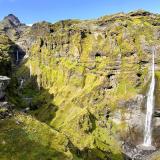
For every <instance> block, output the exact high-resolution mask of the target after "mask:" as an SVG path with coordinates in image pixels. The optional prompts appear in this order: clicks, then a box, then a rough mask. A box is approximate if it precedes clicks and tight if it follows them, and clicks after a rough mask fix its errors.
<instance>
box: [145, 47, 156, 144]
mask: <svg viewBox="0 0 160 160" xmlns="http://www.w3.org/2000/svg"><path fill="white" fill-rule="evenodd" d="M152 54H153V55H152V67H151V68H152V70H151V72H152V78H151V84H150V87H149V91H148V94H147V112H146V120H145V130H144V142H143V146H146V147H149V146H152V114H153V109H154V89H155V66H154V57H155V49H154V48H153V53H152Z"/></svg>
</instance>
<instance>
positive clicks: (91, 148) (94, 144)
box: [2, 11, 160, 160]
mask: <svg viewBox="0 0 160 160" xmlns="http://www.w3.org/2000/svg"><path fill="white" fill-rule="evenodd" d="M9 17H10V16H9ZM7 21H8V19H7ZM9 21H10V18H9ZM13 21H15V19H14V18H13ZM3 23H4V22H2V24H3ZM15 23H16V25H18V27H15V26H14V27H15V28H14V27H13V30H16V31H17V30H18V36H15V37H14V38H12V36H11V37H10V35H12V34H8V32H10V30H9V31H7V32H5V34H7V35H8V36H9V37H10V38H11V39H12V41H14V43H16V44H17V45H18V48H17V49H15V53H16V51H17V50H19V53H22V52H25V56H24V58H23V57H22V58H23V59H22V60H23V61H20V63H19V64H18V66H16V67H17V69H16V71H15V72H14V74H13V75H12V82H11V84H10V86H9V88H8V99H9V100H10V102H12V103H14V104H15V106H16V108H17V109H19V110H22V109H23V110H26V108H29V109H27V111H28V110H29V111H28V114H31V115H32V116H34V117H35V118H36V119H37V120H38V121H39V123H40V125H39V126H40V128H41V126H42V128H43V125H42V124H41V123H42V122H43V123H45V125H46V126H47V125H48V130H50V129H49V128H50V127H51V128H53V129H54V130H56V131H57V132H58V133H59V134H60V135H61V134H62V135H64V136H65V138H66V139H67V140H69V142H70V143H69V145H68V150H69V151H68V152H69V153H70V157H68V158H70V159H76V158H79V159H86V160H89V159H109V158H110V159H113V160H120V159H123V154H122V153H124V152H125V151H126V150H124V147H123V146H125V144H128V143H129V144H132V145H134V146H136V145H137V144H140V143H142V141H143V125H144V119H145V112H144V110H145V95H146V93H147V88H148V84H149V82H150V76H149V73H150V72H149V71H150V65H151V59H152V53H153V50H156V64H157V71H156V78H157V84H159V70H158V67H159V53H160V52H159V51H160V16H159V15H158V14H157V15H156V14H152V13H149V12H147V11H136V12H131V13H128V14H124V13H119V14H115V15H111V16H104V17H101V18H99V19H97V20H87V21H80V20H65V21H60V22H57V23H55V24H51V23H47V22H41V23H36V24H34V25H33V26H32V27H25V26H24V25H22V24H19V23H20V22H19V21H18V20H16V22H15ZM19 27H20V28H21V29H22V28H23V29H22V32H19V29H17V28H19ZM21 29H20V30H21ZM13 58H14V56H13ZM158 89H159V85H157V88H156V95H157V96H158V95H159V91H158ZM159 105H160V104H159V100H158V98H157V99H156V108H157V109H158V108H159ZM24 117H25V115H24ZM37 120H35V121H36V122H37ZM24 121H25V120H24ZM155 121H158V120H157V119H155ZM31 123H32V120H31ZM33 124H34V122H33ZM27 125H28V126H30V124H27ZM158 127H159V124H158V123H154V143H155V144H156V147H157V148H158V147H159V146H160V144H159V143H158V141H159V138H158V134H157V129H158ZM42 132H43V131H42ZM29 134H31V135H32V131H31V133H29ZM137 135H139V136H138V138H137ZM43 136H45V133H44V135H43V133H42V137H43ZM53 137H54V136H53ZM53 139H54V138H53ZM51 140H52V138H51ZM44 141H45V140H44ZM62 146H64V144H62ZM58 148H59V146H58ZM130 156H131V157H132V156H133V155H130ZM74 157H76V158H74ZM33 159H34V158H33Z"/></svg>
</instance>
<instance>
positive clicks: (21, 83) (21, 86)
mask: <svg viewBox="0 0 160 160" xmlns="http://www.w3.org/2000/svg"><path fill="white" fill-rule="evenodd" d="M23 83H24V79H21V81H20V87H19V88H20V89H22V88H23Z"/></svg>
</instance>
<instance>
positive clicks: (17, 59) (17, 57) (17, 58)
mask: <svg viewBox="0 0 160 160" xmlns="http://www.w3.org/2000/svg"><path fill="white" fill-rule="evenodd" d="M18 61H19V53H18V50H17V54H16V62H18Z"/></svg>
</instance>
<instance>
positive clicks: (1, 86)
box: [0, 76, 10, 100]
mask: <svg viewBox="0 0 160 160" xmlns="http://www.w3.org/2000/svg"><path fill="white" fill-rule="evenodd" d="M9 82H10V78H8V77H6V76H0V100H1V99H4V98H5V89H6V88H7V86H8V84H9Z"/></svg>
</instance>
